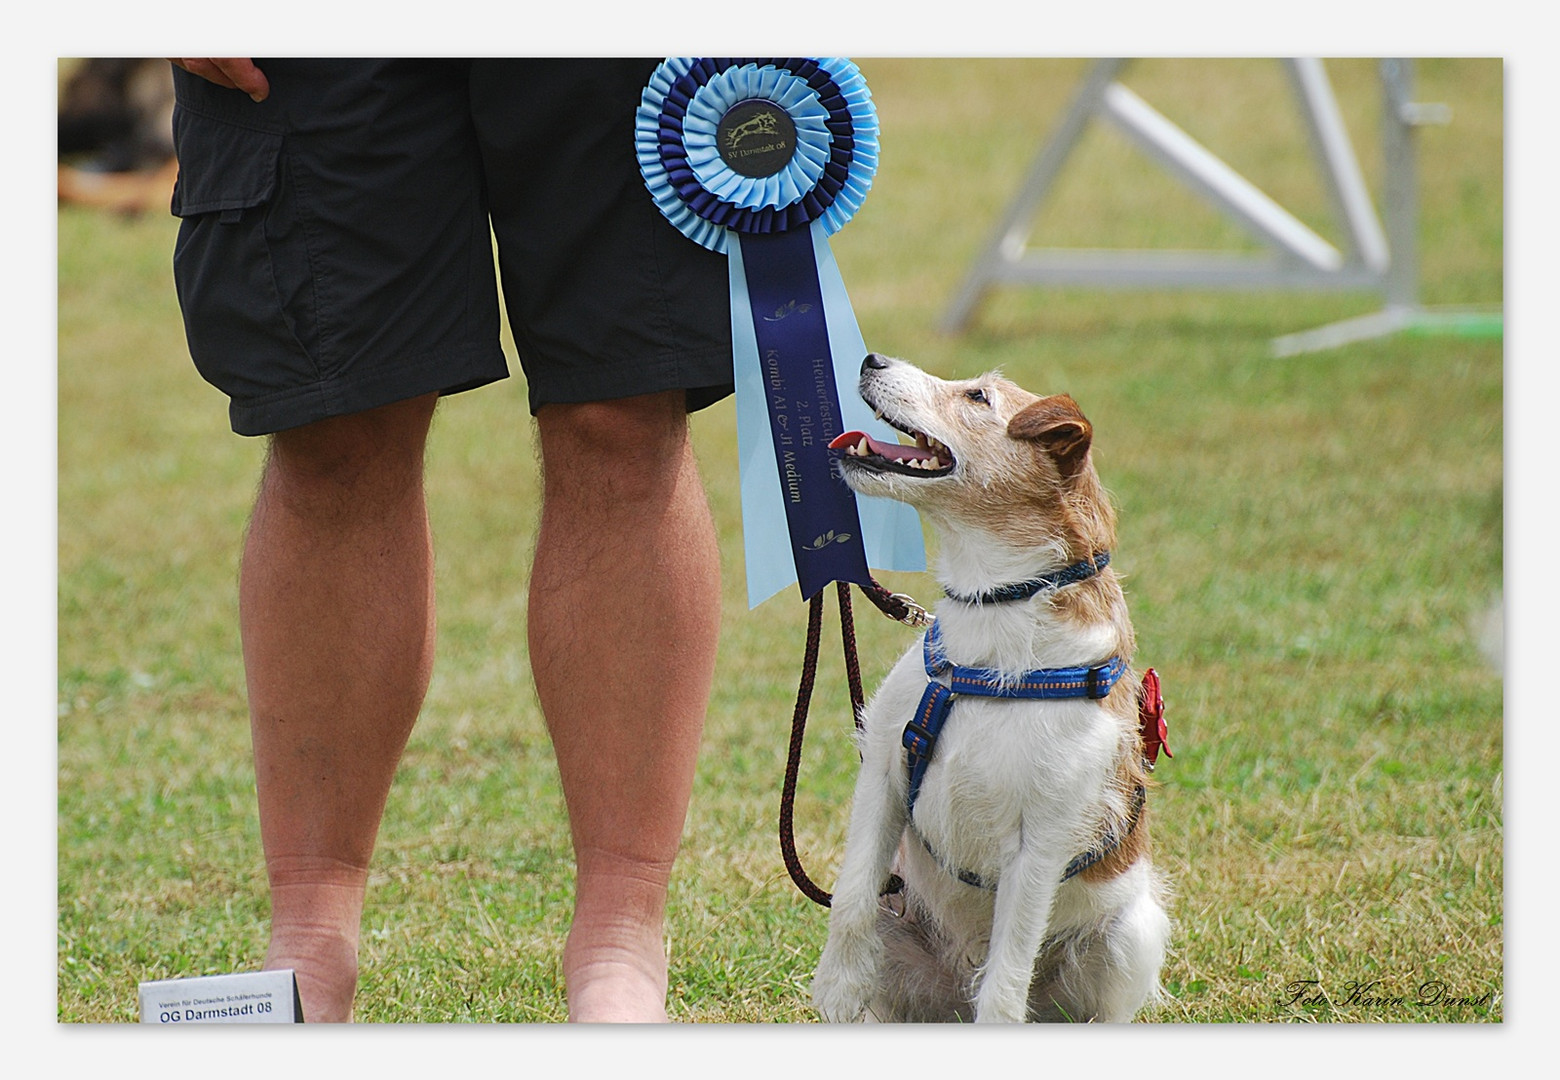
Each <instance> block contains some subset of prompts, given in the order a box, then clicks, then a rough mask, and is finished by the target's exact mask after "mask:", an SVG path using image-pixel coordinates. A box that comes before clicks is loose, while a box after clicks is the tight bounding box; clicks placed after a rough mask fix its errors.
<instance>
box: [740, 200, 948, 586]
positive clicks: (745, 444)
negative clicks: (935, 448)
mask: <svg viewBox="0 0 1560 1080" xmlns="http://www.w3.org/2000/svg"><path fill="white" fill-rule="evenodd" d="M809 228H810V229H811V232H812V242H813V255H814V258H815V260H816V262H817V266H818V282H819V285H820V286H821V287H822V290H823V301H824V303H823V306H824V319H825V322H826V324H827V327H828V335H829V353H830V356H831V358H832V360H833V367H834V381H835V385H836V386H838V387H839V397H840V414H841V423H842V430H845V431H865V432H867V433H868V434H870V435H871V436H872V437H873V438H876V439H879V440H881V441H883V442H890V443H891V442H897V441H898V433H897V432H895V431H894V430H893V429H892V428H890V427H889V426H888V425H887V424H885V423H883V422H882V421H881V420H878V419H877V417H876V416H874V415H873V413H872V410H871V409H870V408H868V407H867V404H866V402H864V401H862V400H861V395H860V394H859V393H858V392H857V390H856V386H857V384H858V382H859V381H860V378H861V361H862V360H863V359H864V358H865V357H866V355H867V347H866V344H865V343H864V341H863V339H862V336H861V330H860V328H859V327H858V326H857V325H856V315H855V312H854V311H853V310H852V309H851V306H850V297H849V296H848V295H847V294H846V292H845V282H844V279H843V278H842V277H841V276H840V271H839V266H838V264H837V263H836V262H835V260H834V253H833V252H832V251H831V250H830V249H829V241H828V234H827V233H826V232H825V231H824V227H823V224H822V223H821V222H817V221H814V222H812V223H811V224H810V225H809ZM726 254H727V258H728V264H729V276H730V283H731V340H732V352H733V361H734V368H733V375H734V381H735V383H736V398H737V460H738V467H739V469H740V471H741V488H742V550H743V559H744V562H745V564H746V570H747V590H748V607H749V608H750V609H751V608H756V607H757V606H758V605H759V604H762V603H763V602H764V601H765V600H768V599H769V598H770V597H772V596H774V595H775V594H776V593H778V592H780V591H781V590H782V589H785V588H787V587H789V586H792V585H794V584H796V565H795V554H794V553H793V552H792V550H791V540H790V533H789V531H788V527H787V523H786V517H785V503H784V499H783V497H782V494H781V490H780V471H779V467H778V466H777V465H776V464H775V451H774V445H773V442H772V441H771V436H770V427H769V423H770V421H769V412H768V409H767V406H766V404H765V399H764V394H765V389H764V380H763V371H762V368H761V366H760V364H759V356H758V339H757V335H756V334H755V333H754V330H753V317H752V312H751V308H750V305H749V303H748V292H747V275H746V271H745V269H744V267H743V263H742V245H741V243H740V242H739V243H732V244H730V245H729V246H728V248H727V252H726ZM843 482H844V481H841V483H843ZM856 507H857V512H858V513H859V514H860V517H861V532H862V540H863V543H864V546H865V548H866V554H867V563H868V565H870V566H871V567H872V568H873V569H876V570H897V571H905V572H909V573H919V572H921V571H923V570H925V569H926V547H925V543H924V541H923V539H922V534H921V519H920V517H919V516H918V515H917V514H916V512H915V510H914V509H913V508H912V507H910V506H907V505H905V504H904V503H901V502H896V501H894V500H892V499H881V498H873V497H867V496H861V495H858V496H856Z"/></svg>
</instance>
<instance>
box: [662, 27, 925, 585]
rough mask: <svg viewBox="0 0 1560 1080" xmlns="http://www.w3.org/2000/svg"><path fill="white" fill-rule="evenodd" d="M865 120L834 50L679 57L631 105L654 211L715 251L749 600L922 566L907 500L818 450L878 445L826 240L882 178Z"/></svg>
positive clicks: (868, 104)
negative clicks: (721, 270) (720, 260)
mask: <svg viewBox="0 0 1560 1080" xmlns="http://www.w3.org/2000/svg"><path fill="white" fill-rule="evenodd" d="M877 135H878V125H877V113H876V110H875V109H874V108H873V106H872V98H871V95H870V94H869V93H868V92H867V86H866V82H865V80H864V79H862V77H861V72H860V71H859V70H858V69H857V67H856V65H855V64H853V63H851V62H850V61H849V60H846V59H843V58H839V57H833V58H822V59H813V58H804V59H794V58H758V59H740V58H737V59H730V58H690V57H674V58H671V59H668V60H667V61H665V62H664V63H662V64H661V65H660V66H659V67H658V68H657V69H656V71H655V73H654V74H653V75H652V76H651V78H650V82H649V84H648V85H647V86H646V87H645V90H644V93H643V95H642V96H641V99H640V105H639V110H638V114H637V118H636V125H635V151H636V153H637V156H638V159H639V167H640V171H641V172H642V173H643V175H644V178H645V184H646V186H647V187H648V188H649V189H650V194H651V196H652V198H654V200H655V204H656V206H657V207H659V208H660V211H661V213H662V214H663V215H664V216H665V217H666V219H667V220H668V221H670V222H671V223H672V224H673V225H674V226H676V227H677V229H678V230H679V231H680V232H682V234H683V235H684V236H686V237H688V238H689V239H690V240H693V241H694V242H696V243H698V244H701V245H703V246H704V247H706V248H708V249H710V250H711V251H717V252H722V253H724V254H725V255H726V256H727V259H728V266H729V268H730V282H731V336H732V348H733V354H734V355H733V357H732V360H733V373H734V381H735V384H736V398H737V452H738V458H739V463H740V469H741V484H742V523H743V524H742V534H743V547H744V555H745V561H746V564H747V586H748V603H749V606H751V607H757V606H758V605H759V604H760V603H762V602H763V601H765V600H767V599H768V598H769V597H771V596H773V595H774V594H775V593H777V592H779V591H780V590H781V589H783V588H785V587H786V586H787V585H789V584H791V583H792V582H793V581H794V582H796V583H797V584H798V585H799V587H800V589H801V593H802V597H803V599H811V598H812V597H813V596H814V595H816V594H817V593H818V591H819V590H821V589H823V588H824V587H825V586H827V585H828V584H829V583H830V582H831V581H846V582H854V583H856V584H859V585H867V584H869V583H870V582H871V580H872V579H871V575H870V573H869V570H868V566H869V565H870V566H873V567H877V568H879V569H885V570H905V571H920V570H924V569H926V552H925V548H924V547H923V544H922V539H921V525H920V520H919V518H917V516H916V514H915V511H914V510H913V509H911V508H910V507H908V506H906V505H904V504H902V503H898V502H894V501H892V500H888V499H879V498H867V497H862V498H859V499H858V498H857V497H856V496H855V494H854V493H853V492H852V491H851V490H850V489H849V488H848V487H846V485H845V483H844V481H843V480H841V479H840V477H839V472H838V464H837V461H836V459H835V457H834V456H833V455H832V454H831V453H830V451H829V449H828V446H829V443H830V442H831V441H832V440H833V439H834V438H835V437H836V436H838V435H840V434H842V433H844V432H846V431H864V432H867V433H869V434H872V435H873V436H874V437H877V438H880V439H881V440H882V441H885V442H894V441H896V439H897V436H896V434H895V432H894V431H893V430H892V429H890V428H889V427H888V426H887V425H886V424H884V423H883V422H882V421H879V420H877V419H876V417H875V416H874V415H873V413H872V410H871V409H869V408H868V407H867V405H866V404H865V402H863V401H862V400H861V398H860V396H859V395H858V394H855V393H849V394H846V395H843V397H842V395H841V394H840V392H839V387H840V386H842V385H843V386H847V387H854V386H855V385H856V381H857V378H858V375H859V370H860V364H861V361H862V358H863V357H864V356H865V355H866V352H867V349H866V345H865V343H864V342H863V340H862V337H861V331H860V329H859V328H858V327H857V325H856V316H855V313H854V312H853V311H852V310H851V306H850V298H849V296H848V295H846V292H845V284H844V281H843V280H842V279H841V277H840V272H839V267H838V265H837V264H836V263H835V260H834V256H833V254H832V252H831V251H830V250H829V243H828V238H829V237H830V236H831V235H833V234H834V233H835V232H837V231H838V230H839V229H840V227H841V226H843V225H844V224H845V223H846V222H847V221H849V220H850V218H851V216H852V215H854V214H855V212H856V211H857V210H858V209H859V208H860V206H861V203H862V200H863V199H864V198H865V197H866V194H867V191H868V189H869V188H871V186H872V177H873V174H874V173H875V172H876V171H877V155H878V141H877Z"/></svg>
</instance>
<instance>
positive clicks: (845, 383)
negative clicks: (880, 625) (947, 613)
mask: <svg viewBox="0 0 1560 1080" xmlns="http://www.w3.org/2000/svg"><path fill="white" fill-rule="evenodd" d="M811 228H812V240H813V257H814V259H815V261H816V262H817V264H818V283H819V285H821V286H822V288H823V309H824V319H825V321H826V322H827V323H828V326H829V353H830V355H831V356H832V357H833V359H834V383H835V385H836V386H838V387H839V392H840V416H841V419H842V420H843V425H842V427H843V430H845V431H865V432H866V433H867V434H868V435H871V436H872V437H873V438H875V439H877V440H879V441H880V442H887V443H894V442H898V441H899V433H898V432H897V431H895V430H894V429H893V428H891V427H889V426H888V425H887V424H885V423H884V422H883V421H881V420H879V419H878V418H877V416H876V415H875V414H874V413H873V412H872V410H871V409H870V408H868V406H867V403H866V402H865V401H863V400H862V399H861V393H860V391H859V390H858V389H857V388H858V387H859V385H860V383H861V362H862V361H863V360H864V359H866V356H867V346H866V342H865V341H864V340H863V339H862V337H861V329H860V328H859V327H858V326H857V325H856V312H855V310H854V309H853V308H852V307H851V306H850V297H849V296H848V295H846V293H845V280H844V278H842V277H841V276H840V268H839V264H837V263H836V262H835V261H834V252H833V251H831V250H830V249H829V239H828V233H827V232H825V231H824V229H823V226H822V223H821V222H816V221H815V222H813V223H812V226H811ZM843 482H844V481H841V483H843ZM856 512H857V514H859V515H860V517H861V535H862V539H863V541H864V542H865V544H866V549H867V565H868V566H870V567H871V568H872V569H874V570H901V571H904V572H906V573H921V572H922V571H924V570H925V569H926V544H925V541H924V540H923V538H922V533H921V517H920V515H919V514H917V513H916V512H915V508H914V507H912V506H909V505H907V504H905V503H902V502H899V501H897V500H895V499H883V498H878V497H876V496H871V495H857V496H856ZM766 599H767V597H766ZM749 604H750V605H751V604H752V598H751V596H750V597H749Z"/></svg>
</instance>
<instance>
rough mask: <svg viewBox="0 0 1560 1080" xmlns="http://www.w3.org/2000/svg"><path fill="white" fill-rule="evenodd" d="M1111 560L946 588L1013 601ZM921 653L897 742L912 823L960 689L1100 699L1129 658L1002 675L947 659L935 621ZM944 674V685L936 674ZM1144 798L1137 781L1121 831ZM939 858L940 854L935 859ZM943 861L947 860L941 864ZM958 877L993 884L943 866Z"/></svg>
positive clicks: (1114, 839) (1091, 856)
mask: <svg viewBox="0 0 1560 1080" xmlns="http://www.w3.org/2000/svg"><path fill="white" fill-rule="evenodd" d="M1109 564H1110V552H1108V551H1107V552H1101V553H1100V554H1099V555H1096V556H1094V557H1093V558H1091V559H1085V560H1083V561H1082V562H1078V563H1074V564H1073V565H1072V566H1068V567H1065V568H1064V569H1062V570H1058V571H1055V572H1053V573H1051V574H1047V575H1044V576H1042V577H1039V578H1036V579H1034V580H1033V581H1026V582H1022V583H1020V584H1017V585H1006V586H1003V587H1002V588H1000V589H995V590H993V591H991V592H987V593H981V594H980V595H978V596H973V597H968V596H958V595H955V594H953V593H949V594H948V596H949V598H950V599H953V600H960V601H963V602H965V603H1003V602H1008V601H1013V600H1024V599H1028V598H1029V597H1031V596H1034V595H1035V594H1037V593H1039V592H1042V591H1044V590H1047V589H1058V588H1062V587H1063V586H1066V585H1072V584H1075V583H1077V582H1079V581H1084V580H1087V579H1088V578H1091V577H1093V576H1094V575H1095V574H1097V573H1099V572H1100V571H1101V570H1103V569H1104V568H1105V567H1106V566H1107V565H1109ZM922 655H923V657H924V659H925V664H926V676H927V679H928V680H929V682H928V683H927V686H926V690H925V692H924V693H922V695H921V703H920V705H918V706H917V707H916V711H915V716H913V717H912V718H911V719H910V722H909V723H907V724H906V725H905V730H904V735H903V736H902V738H901V742H902V743H903V744H904V747H905V751H906V759H905V761H906V766H907V768H908V769H909V772H910V793H909V802H910V807H909V812H910V815H911V823H912V827H913V825H914V814H915V802H916V799H917V797H918V796H919V795H920V792H921V781H922V780H923V779H925V777H926V769H927V766H928V765H930V764H931V761H932V751H933V749H934V748H935V747H936V745H937V737H938V735H939V734H941V732H942V729H943V725H944V724H946V723H947V721H948V715H949V713H951V712H952V711H953V704H954V702H955V701H956V700H957V699H958V698H959V696H961V695H964V694H973V695H975V696H977V697H990V698H1029V699H1036V698H1040V699H1060V698H1094V699H1098V698H1103V697H1105V696H1106V695H1107V694H1109V693H1110V691H1111V688H1112V687H1114V686H1115V685H1116V683H1117V682H1118V681H1119V680H1120V679H1121V676H1122V675H1123V674H1124V673H1125V672H1126V670H1127V663H1126V661H1125V660H1123V659H1122V658H1121V657H1119V656H1113V657H1111V658H1110V659H1109V660H1107V661H1105V662H1104V663H1103V664H1096V665H1092V666H1087V665H1085V666H1080V667H1067V668H1041V669H1039V670H1037V671H1028V672H1025V673H1023V674H1022V675H1020V676H1018V677H1017V678H1012V677H1004V676H1003V675H1002V673H1001V672H998V671H993V670H991V669H989V668H974V667H960V666H959V665H957V664H951V663H949V662H948V657H947V655H946V654H945V653H944V651H943V645H942V634H941V632H940V631H939V630H938V626H937V623H936V622H933V623H932V625H931V628H930V629H929V630H927V632H926V637H925V639H924V640H923V643H922ZM944 676H946V677H947V679H948V682H947V685H944V684H943V683H942V682H941V681H940V679H941V678H942V677H944ZM1145 797H1146V793H1145V792H1144V790H1143V788H1142V787H1141V786H1139V787H1138V789H1137V791H1136V793H1135V794H1134V798H1133V806H1132V813H1131V815H1130V818H1129V820H1128V823H1127V828H1126V830H1125V832H1126V834H1130V833H1131V831H1132V829H1133V828H1135V827H1136V825H1137V819H1138V815H1139V813H1140V812H1141V811H1142V808H1143V801H1144V799H1145ZM918 835H919V834H918ZM1121 840H1122V837H1121V836H1117V835H1116V834H1115V831H1114V830H1112V831H1111V832H1109V833H1108V834H1107V835H1106V836H1105V838H1104V839H1103V841H1102V842H1101V844H1100V846H1099V847H1097V848H1095V849H1094V850H1093V851H1089V852H1085V853H1084V854H1082V855H1079V856H1078V857H1077V858H1075V859H1073V860H1072V862H1070V863H1068V865H1067V871H1066V873H1065V874H1064V875H1063V877H1062V880H1063V881H1066V880H1067V879H1068V878H1071V877H1073V876H1075V875H1077V874H1079V873H1081V872H1082V871H1083V870H1086V869H1087V868H1088V867H1090V866H1093V865H1094V864H1095V863H1097V862H1099V861H1100V860H1101V859H1103V858H1104V857H1105V856H1106V855H1108V854H1109V853H1110V852H1111V851H1112V850H1114V849H1115V847H1116V846H1117V845H1118V844H1120V842H1121ZM921 843H922V844H923V845H924V846H925V847H926V850H927V851H928V852H929V853H931V855H932V857H933V858H934V859H937V854H936V852H933V851H932V848H931V845H930V844H929V843H927V841H926V838H925V837H924V836H923V837H922V838H921ZM937 861H938V862H939V863H942V860H941V859H937ZM944 865H945V866H946V864H944ZM946 868H947V869H948V871H949V873H951V874H953V875H954V876H955V877H957V878H958V879H959V880H960V881H963V882H965V883H966V884H968V885H974V886H976V887H978V888H986V889H990V888H995V887H996V886H995V885H994V884H989V885H988V884H987V883H986V882H984V881H983V880H982V879H981V878H980V876H979V875H978V874H975V873H972V872H971V871H968V870H960V869H957V868H955V867H946Z"/></svg>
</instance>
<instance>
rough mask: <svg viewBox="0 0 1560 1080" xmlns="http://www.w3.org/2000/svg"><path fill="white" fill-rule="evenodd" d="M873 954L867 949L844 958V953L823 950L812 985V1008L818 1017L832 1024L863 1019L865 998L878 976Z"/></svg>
mask: <svg viewBox="0 0 1560 1080" xmlns="http://www.w3.org/2000/svg"><path fill="white" fill-rule="evenodd" d="M830 945H831V946H832V945H833V943H832V942H831V943H830ZM876 952H877V950H875V949H872V948H867V949H864V950H859V951H858V952H857V955H855V956H847V955H846V950H844V949H840V948H835V947H825V949H824V950H823V957H822V958H821V959H820V960H819V961H818V972H817V974H816V975H814V976H813V983H812V1001H813V1007H814V1008H815V1009H817V1010H818V1015H819V1016H821V1017H822V1018H823V1019H824V1020H826V1021H828V1022H829V1023H832V1024H854V1023H859V1022H861V1021H862V1020H864V1019H866V1014H867V998H868V997H869V996H870V995H871V992H872V986H873V982H874V981H875V979H876V975H877V963H876V959H877V957H876Z"/></svg>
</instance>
